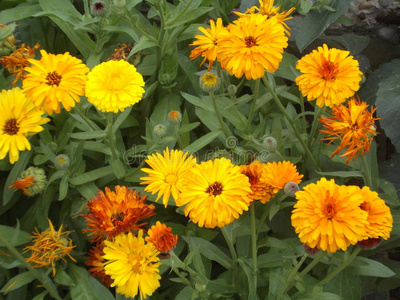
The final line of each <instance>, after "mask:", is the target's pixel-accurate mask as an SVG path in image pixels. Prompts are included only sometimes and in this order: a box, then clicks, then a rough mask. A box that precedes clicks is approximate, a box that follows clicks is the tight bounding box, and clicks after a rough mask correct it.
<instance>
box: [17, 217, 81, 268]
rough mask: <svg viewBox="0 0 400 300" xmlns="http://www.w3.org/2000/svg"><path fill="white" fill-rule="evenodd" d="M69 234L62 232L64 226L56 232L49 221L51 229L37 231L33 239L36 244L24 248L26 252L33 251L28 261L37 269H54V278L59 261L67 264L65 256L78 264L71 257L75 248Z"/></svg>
mask: <svg viewBox="0 0 400 300" xmlns="http://www.w3.org/2000/svg"><path fill="white" fill-rule="evenodd" d="M69 233H70V231H64V232H62V225H61V226H60V229H59V230H58V231H56V230H55V229H54V226H53V224H52V223H51V221H50V220H49V228H48V229H46V230H45V231H43V232H39V231H38V230H37V229H36V232H34V233H33V236H32V237H31V238H32V239H33V240H34V244H33V245H32V246H27V247H25V248H24V252H28V251H31V256H30V257H28V258H26V261H27V262H29V263H31V264H34V265H33V267H35V268H41V267H46V268H53V271H52V272H53V276H54V275H55V274H56V269H55V263H56V262H57V261H59V260H62V261H65V262H66V260H65V256H68V257H69V258H70V259H71V260H72V261H74V262H76V260H75V259H74V258H73V257H72V256H71V255H70V252H71V251H72V249H73V248H74V247H75V246H73V245H72V240H71V239H69V238H68V234H69Z"/></svg>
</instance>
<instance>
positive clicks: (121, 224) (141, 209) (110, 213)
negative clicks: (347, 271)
mask: <svg viewBox="0 0 400 300" xmlns="http://www.w3.org/2000/svg"><path fill="white" fill-rule="evenodd" d="M146 200H147V196H143V197H140V194H139V193H137V192H136V190H130V189H129V188H128V187H126V186H118V185H117V186H116V187H115V192H114V191H111V190H110V189H109V188H108V187H107V188H105V193H104V192H103V191H99V192H98V193H97V195H96V196H95V197H94V198H92V199H90V200H89V203H88V204H87V207H88V208H89V210H90V212H89V213H88V214H83V215H82V216H83V217H84V218H85V219H86V222H87V224H88V227H89V228H87V229H84V231H85V232H89V236H92V240H91V241H92V242H96V241H99V240H101V239H103V238H105V239H109V238H111V237H113V236H115V235H118V234H120V233H122V232H129V231H131V230H139V228H140V227H141V226H143V225H145V224H147V223H146V222H145V223H139V222H140V221H142V220H144V219H147V218H149V217H151V216H153V215H154V209H155V206H154V205H153V204H150V205H147V204H145V202H146Z"/></svg>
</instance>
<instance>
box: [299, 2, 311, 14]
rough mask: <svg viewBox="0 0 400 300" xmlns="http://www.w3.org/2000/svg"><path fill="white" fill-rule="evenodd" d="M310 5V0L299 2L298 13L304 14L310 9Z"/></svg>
mask: <svg viewBox="0 0 400 300" xmlns="http://www.w3.org/2000/svg"><path fill="white" fill-rule="evenodd" d="M311 7H312V3H311V2H308V1H306V0H303V1H301V3H300V9H299V13H301V14H302V15H306V14H307V13H308V12H309V11H310V9H311Z"/></svg>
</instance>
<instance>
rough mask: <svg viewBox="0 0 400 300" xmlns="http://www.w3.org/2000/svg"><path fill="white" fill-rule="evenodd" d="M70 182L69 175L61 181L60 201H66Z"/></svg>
mask: <svg viewBox="0 0 400 300" xmlns="http://www.w3.org/2000/svg"><path fill="white" fill-rule="evenodd" d="M68 180H69V176H68V174H65V176H63V178H62V179H61V181H60V191H59V194H58V200H59V201H60V200H64V199H65V197H66V196H67V194H68Z"/></svg>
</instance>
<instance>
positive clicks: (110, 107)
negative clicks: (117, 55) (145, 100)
mask: <svg viewBox="0 0 400 300" xmlns="http://www.w3.org/2000/svg"><path fill="white" fill-rule="evenodd" d="M143 87H144V81H143V76H142V75H141V74H140V73H138V72H137V71H136V68H135V66H134V65H132V64H130V63H128V62H127V61H125V60H118V61H116V60H110V61H107V62H103V63H101V64H99V65H97V66H95V67H94V68H93V69H92V71H90V72H89V74H88V81H87V83H86V97H87V98H88V101H89V102H90V103H93V104H94V105H95V106H96V107H97V109H99V110H101V111H103V112H113V113H117V112H118V111H124V110H125V108H127V107H129V106H131V105H133V104H135V103H137V102H139V101H140V100H141V99H142V96H143V94H144V92H145V91H144V88H143Z"/></svg>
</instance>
